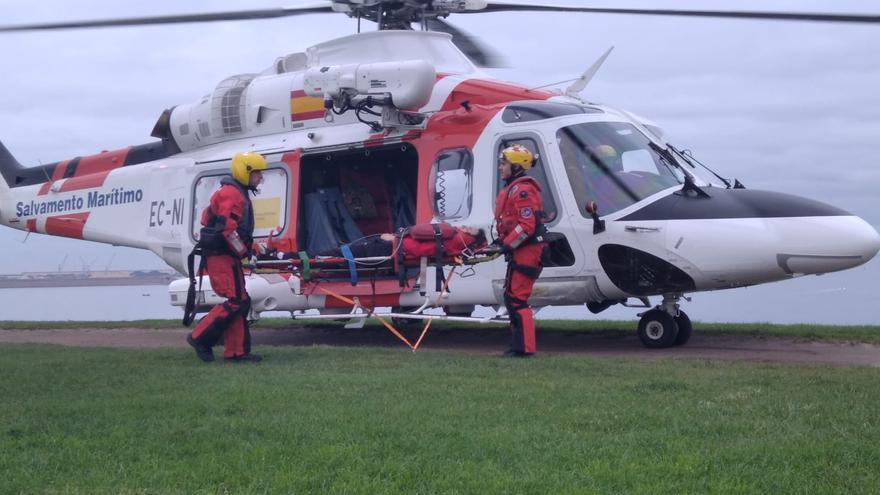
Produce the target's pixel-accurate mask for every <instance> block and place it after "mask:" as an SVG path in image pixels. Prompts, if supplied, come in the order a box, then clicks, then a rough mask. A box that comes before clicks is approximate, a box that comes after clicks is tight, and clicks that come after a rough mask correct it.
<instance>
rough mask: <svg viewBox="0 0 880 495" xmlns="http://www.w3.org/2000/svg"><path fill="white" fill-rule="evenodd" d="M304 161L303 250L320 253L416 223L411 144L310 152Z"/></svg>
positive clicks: (414, 156)
mask: <svg viewBox="0 0 880 495" xmlns="http://www.w3.org/2000/svg"><path fill="white" fill-rule="evenodd" d="M300 163H301V175H300V177H301V182H300V188H299V190H300V191H301V193H300V194H301V196H300V198H298V201H299V202H300V203H299V204H300V211H301V212H302V213H301V214H300V215H298V216H299V219H298V224H297V239H298V244H299V246H298V248H299V249H301V250H305V251H306V252H308V253H310V254H311V253H321V252H325V251H328V250H332V249H335V248H338V247H339V246H341V245H343V244H348V243H351V242H352V241H357V240H360V239H363V238H365V237H369V236H378V235H379V234H383V233H388V232H394V231H396V230H397V229H400V228H406V227H410V226H412V225H413V224H415V219H416V196H415V192H416V183H417V180H418V154H417V153H416V150H415V148H414V147H412V146H411V145H409V144H407V143H402V144H395V145H390V146H384V147H380V148H370V149H356V150H342V151H334V152H329V153H316V154H306V155H303V157H302V159H301V162H300Z"/></svg>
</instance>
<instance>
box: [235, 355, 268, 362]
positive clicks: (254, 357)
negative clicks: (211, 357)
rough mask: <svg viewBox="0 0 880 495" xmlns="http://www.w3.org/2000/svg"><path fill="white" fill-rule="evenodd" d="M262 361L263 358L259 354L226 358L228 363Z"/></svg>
mask: <svg viewBox="0 0 880 495" xmlns="http://www.w3.org/2000/svg"><path fill="white" fill-rule="evenodd" d="M262 360H263V356H261V355H259V354H243V355H241V356H234V357H231V358H226V361H227V362H229V363H259V362H260V361H262Z"/></svg>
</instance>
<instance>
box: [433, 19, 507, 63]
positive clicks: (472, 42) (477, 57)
mask: <svg viewBox="0 0 880 495" xmlns="http://www.w3.org/2000/svg"><path fill="white" fill-rule="evenodd" d="M425 23H426V24H427V26H428V29H430V30H431V31H440V32H443V33H449V34H451V35H452V42H453V43H455V46H457V47H458V49H459V50H461V51H462V52H463V53H464V54H465V55H467V56H468V58H470V59H471V61H473V62H474V63H475V64H477V65H478V66H480V67H505V66H506V65H507V64H506V63H505V60H504V57H503V56H501V55H500V54H498V52H496V51H495V50H493V49H492V48H489V46H488V45H486V44H484V43H481V42H479V41H477V38H475V37H474V36H472V35H470V34H467V33H466V32H464V31H462V30H461V29H458V28H456V27H454V26H453V25H452V24H449V23H448V22H446V21H443V20H442V19H426V20H425Z"/></svg>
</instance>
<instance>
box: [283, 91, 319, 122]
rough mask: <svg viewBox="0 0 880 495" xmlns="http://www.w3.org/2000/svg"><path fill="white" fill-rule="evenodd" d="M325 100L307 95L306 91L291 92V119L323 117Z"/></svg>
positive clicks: (295, 120) (301, 119) (294, 120)
mask: <svg viewBox="0 0 880 495" xmlns="http://www.w3.org/2000/svg"><path fill="white" fill-rule="evenodd" d="M323 118H324V100H323V99H322V98H318V97H315V96H306V92H305V91H302V90H299V91H291V92H290V121H291V122H300V121H303V120H311V119H323Z"/></svg>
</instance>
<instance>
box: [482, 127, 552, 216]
mask: <svg viewBox="0 0 880 495" xmlns="http://www.w3.org/2000/svg"><path fill="white" fill-rule="evenodd" d="M513 144H520V145H523V146H525V147H526V148H528V149H529V151H531V152H532V154H533V155H534V156H535V163H534V164H533V166H532V168H531V169H530V170H529V171H528V172H526V175H527V176H529V177H532V178H533V179H535V180H536V181H538V184H539V185H540V186H541V202H542V203H543V204H544V223H546V224H550V223H553V222H554V221H555V220H556V214H557V213H556V211H557V210H556V201H554V199H553V189H551V188H550V184H549V182H548V181H547V172H546V170H544V163H545V161H544V158H543V156H541V150H540V148H538V144H537V143H536V142H535V140H534V139H532V138H505V139H502V140H501V142H500V143H499V144H498V150H497V152H496V153H495V156H496V157H498V156H500V155H501V150H503V149H504V148H506V147H508V146H510V145H513ZM494 166H495V174H496V176H497V178H498V180H497V183H496V185H495V190H496V191H500V190H501V189H502V188H504V181H502V180H501V174H499V173H498V163H497V162H496V163H495V164H494Z"/></svg>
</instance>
